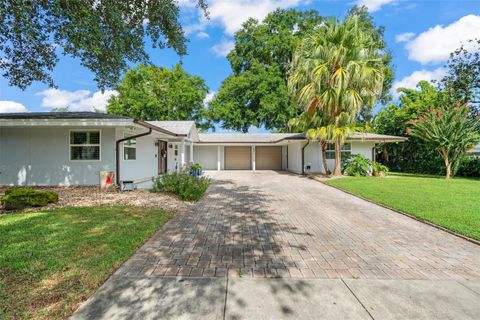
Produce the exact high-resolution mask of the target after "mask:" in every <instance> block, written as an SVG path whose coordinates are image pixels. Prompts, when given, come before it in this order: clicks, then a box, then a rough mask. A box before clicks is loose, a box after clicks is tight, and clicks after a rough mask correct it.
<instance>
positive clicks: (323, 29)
mask: <svg viewBox="0 0 480 320" xmlns="http://www.w3.org/2000/svg"><path fill="white" fill-rule="evenodd" d="M373 44H374V41H373V38H372V34H370V33H368V32H365V31H364V30H362V28H361V27H360V26H359V20H358V17H357V16H350V17H348V18H346V19H345V20H344V21H343V22H342V23H339V22H338V21H337V20H335V19H333V20H328V21H326V22H325V23H324V24H323V25H321V26H319V28H318V29H317V30H315V32H313V33H311V34H309V35H307V36H306V37H305V38H304V39H303V41H302V43H301V44H300V46H299V47H298V48H297V50H295V52H294V55H293V60H292V64H291V70H290V77H289V83H288V85H289V90H290V92H291V94H292V95H293V96H295V97H296V99H297V102H298V103H299V105H300V106H302V107H303V108H304V110H305V111H308V112H315V111H317V112H319V113H321V114H322V116H323V117H325V118H326V119H327V121H328V125H329V126H331V129H329V130H330V133H331V135H333V139H334V143H335V171H334V175H340V174H341V166H340V163H341V147H342V145H343V143H344V141H345V139H346V137H347V135H348V134H349V131H350V128H351V127H352V126H355V122H356V118H357V116H358V113H359V112H360V110H361V108H362V107H363V106H370V107H373V106H374V105H375V103H376V101H377V99H378V97H379V96H380V94H381V92H382V85H383V79H384V72H383V57H384V54H385V53H384V52H380V51H379V50H378V49H376V48H374V47H373Z"/></svg>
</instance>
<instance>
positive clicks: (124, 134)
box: [122, 132, 137, 161]
mask: <svg viewBox="0 0 480 320" xmlns="http://www.w3.org/2000/svg"><path fill="white" fill-rule="evenodd" d="M133 135H134V134H131V133H128V132H124V133H123V137H124V138H128V137H131V136H133ZM130 140H135V146H133V147H132V146H131V145H129V146H127V145H125V142H127V141H130ZM122 146H123V161H135V160H137V139H136V138H133V139H129V140H126V141H123V142H122ZM125 148H132V149H135V159H125V154H126V153H125Z"/></svg>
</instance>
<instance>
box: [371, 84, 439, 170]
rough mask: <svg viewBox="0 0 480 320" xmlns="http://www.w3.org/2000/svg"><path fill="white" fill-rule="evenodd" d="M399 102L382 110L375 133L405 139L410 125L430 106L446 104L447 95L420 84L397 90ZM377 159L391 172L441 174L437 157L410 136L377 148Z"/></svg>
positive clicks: (378, 114)
mask: <svg viewBox="0 0 480 320" xmlns="http://www.w3.org/2000/svg"><path fill="white" fill-rule="evenodd" d="M399 93H400V98H399V99H400V101H399V103H398V104H390V105H388V106H386V107H385V108H383V109H381V110H380V111H379V112H378V113H377V114H376V115H375V118H374V120H373V125H374V129H375V132H377V133H380V134H387V135H396V136H405V135H406V134H407V128H408V127H409V122H410V121H412V120H414V121H415V120H417V119H418V118H419V117H420V115H421V114H423V113H425V112H427V111H428V110H429V109H430V108H431V107H432V106H435V105H436V106H439V105H442V104H443V101H446V100H447V98H448V94H447V93H446V92H445V91H442V90H439V89H438V88H436V87H435V86H434V85H432V84H431V83H429V82H427V81H420V82H419V83H418V85H417V87H416V88H413V89H412V88H401V89H399ZM380 150H381V152H380V159H381V161H382V162H383V163H384V164H385V165H387V166H389V167H390V168H391V169H392V170H394V171H402V172H419V173H432V174H443V173H445V171H444V169H442V168H443V165H442V159H441V157H440V155H439V154H438V153H437V152H436V151H435V150H432V148H430V147H428V146H426V145H425V144H424V143H423V142H422V141H421V139H419V138H418V137H416V136H410V137H409V139H408V140H407V141H405V142H402V143H386V144H383V145H382V146H381V147H380Z"/></svg>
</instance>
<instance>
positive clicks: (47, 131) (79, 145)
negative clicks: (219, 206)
mask: <svg viewBox="0 0 480 320" xmlns="http://www.w3.org/2000/svg"><path fill="white" fill-rule="evenodd" d="M404 140H405V138H402V137H395V136H385V135H378V134H353V135H352V136H350V137H349V138H348V139H347V141H346V143H345V145H344V147H343V150H342V153H343V154H345V155H347V154H350V153H359V154H362V155H364V156H365V157H367V158H369V159H373V157H374V148H375V145H376V144H377V143H383V142H399V141H404ZM327 157H328V159H327V162H328V165H329V166H330V168H333V161H334V160H333V158H334V150H333V146H330V149H329V150H327ZM188 163H200V164H201V165H202V166H203V168H204V169H205V170H286V171H291V172H294V173H298V174H301V173H308V172H320V171H322V170H323V168H322V161H321V148H320V146H319V144H318V143H317V142H313V143H308V141H307V140H306V138H305V136H304V135H303V134H292V133H261V134H242V133H239V134H236V133H199V132H198V131H197V128H196V127H195V123H194V122H193V121H137V120H134V119H131V118H128V117H124V116H117V115H111V114H103V113H95V112H39V113H10V114H0V185H96V184H99V179H100V172H102V171H113V172H115V173H116V175H115V176H116V180H117V183H121V182H122V181H134V183H136V184H138V185H139V187H149V186H150V185H151V183H152V178H154V177H156V176H158V175H161V174H163V173H166V172H173V171H179V170H181V168H184V167H185V166H186V165H187V164H188Z"/></svg>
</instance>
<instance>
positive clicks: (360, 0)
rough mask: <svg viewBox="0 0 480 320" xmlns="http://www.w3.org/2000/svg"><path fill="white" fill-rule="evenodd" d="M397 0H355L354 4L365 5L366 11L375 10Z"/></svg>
mask: <svg viewBox="0 0 480 320" xmlns="http://www.w3.org/2000/svg"><path fill="white" fill-rule="evenodd" d="M398 1H399V0H357V2H356V4H357V5H359V6H366V7H367V8H368V11H370V12H375V11H378V10H380V8H381V7H382V6H384V5H386V4H389V3H395V2H398Z"/></svg>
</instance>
